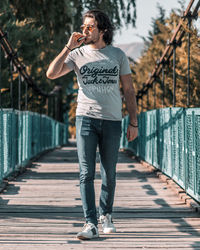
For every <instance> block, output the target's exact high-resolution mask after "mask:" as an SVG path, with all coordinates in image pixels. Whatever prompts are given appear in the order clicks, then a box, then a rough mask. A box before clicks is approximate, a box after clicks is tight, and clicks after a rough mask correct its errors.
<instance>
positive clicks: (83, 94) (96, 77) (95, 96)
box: [65, 45, 131, 121]
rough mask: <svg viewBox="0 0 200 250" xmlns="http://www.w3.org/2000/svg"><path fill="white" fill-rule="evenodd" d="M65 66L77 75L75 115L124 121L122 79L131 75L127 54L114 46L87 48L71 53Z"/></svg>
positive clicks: (86, 46)
mask: <svg viewBox="0 0 200 250" xmlns="http://www.w3.org/2000/svg"><path fill="white" fill-rule="evenodd" d="M65 63H66V64H67V66H68V68H70V69H71V70H74V71H75V73H76V75H77V80H78V85H79V91H78V99H77V102H78V105H77V110H76V115H84V116H89V117H93V118H98V119H105V120H113V121H119V120H121V119H122V113H121V109H122V101H121V97H120V89H119V76H120V75H127V74H130V73H131V70H130V66H129V62H128V59H127V57H126V55H125V53H124V52H123V51H122V50H121V49H119V48H116V47H113V46H111V45H109V46H106V47H105V48H103V49H92V48H90V47H89V46H88V45H85V46H83V47H80V48H77V49H75V50H73V51H72V52H70V53H69V55H68V56H67V58H66V60H65Z"/></svg>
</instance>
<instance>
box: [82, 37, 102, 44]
mask: <svg viewBox="0 0 200 250" xmlns="http://www.w3.org/2000/svg"><path fill="white" fill-rule="evenodd" d="M99 39H100V35H99V34H98V35H96V37H94V38H88V39H87V38H86V39H85V41H84V44H86V45H89V44H95V43H97V42H98V41H99Z"/></svg>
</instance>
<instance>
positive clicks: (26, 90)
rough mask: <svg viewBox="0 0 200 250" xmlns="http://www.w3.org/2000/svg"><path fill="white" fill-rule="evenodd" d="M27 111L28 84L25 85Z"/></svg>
mask: <svg viewBox="0 0 200 250" xmlns="http://www.w3.org/2000/svg"><path fill="white" fill-rule="evenodd" d="M25 110H28V83H27V82H26V83H25Z"/></svg>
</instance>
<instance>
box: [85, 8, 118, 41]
mask: <svg viewBox="0 0 200 250" xmlns="http://www.w3.org/2000/svg"><path fill="white" fill-rule="evenodd" d="M86 17H91V18H94V19H95V20H96V21H97V28H98V29H99V30H100V31H103V32H104V35H103V40H104V42H105V43H106V44H107V45H109V44H111V43H112V40H113V31H114V26H113V25H112V23H111V21H110V19H109V17H108V16H107V15H106V14H105V13H104V12H103V11H101V10H97V9H94V10H89V11H87V12H86V13H85V14H84V15H83V21H84V19H85V18H86Z"/></svg>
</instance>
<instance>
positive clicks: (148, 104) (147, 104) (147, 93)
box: [147, 89, 149, 110]
mask: <svg viewBox="0 0 200 250" xmlns="http://www.w3.org/2000/svg"><path fill="white" fill-rule="evenodd" d="M148 109H149V89H147V110H148Z"/></svg>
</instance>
